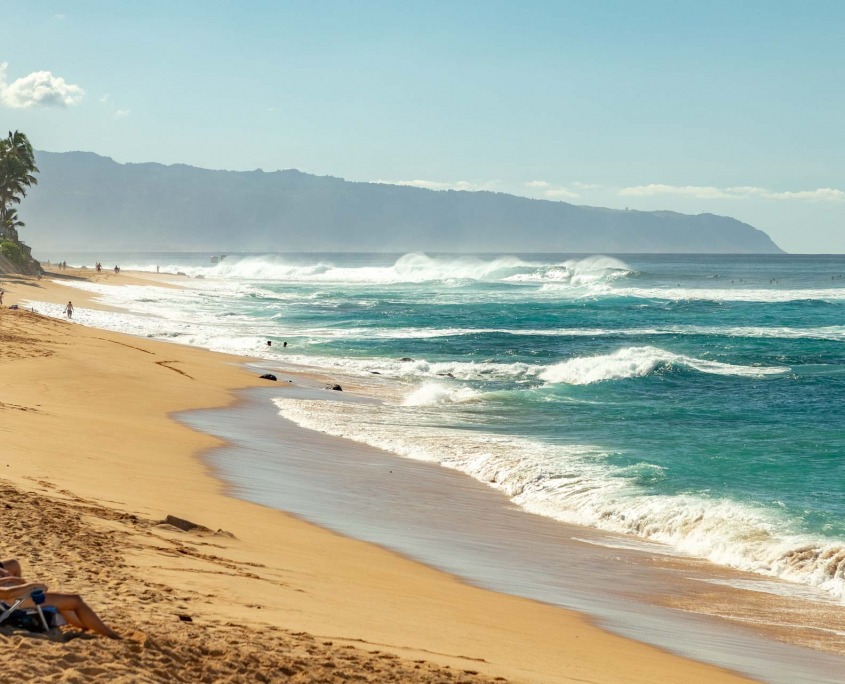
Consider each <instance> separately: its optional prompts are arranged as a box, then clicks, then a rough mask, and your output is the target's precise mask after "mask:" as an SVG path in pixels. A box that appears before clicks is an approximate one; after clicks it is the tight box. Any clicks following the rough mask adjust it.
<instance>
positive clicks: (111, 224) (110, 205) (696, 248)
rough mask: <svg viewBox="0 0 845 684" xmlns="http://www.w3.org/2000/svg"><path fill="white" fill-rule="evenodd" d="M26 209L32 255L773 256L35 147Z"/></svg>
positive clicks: (624, 217) (634, 224) (536, 207)
mask: <svg viewBox="0 0 845 684" xmlns="http://www.w3.org/2000/svg"><path fill="white" fill-rule="evenodd" d="M36 160H37V164H38V166H39V168H40V171H41V172H40V174H39V175H38V185H37V186H36V187H34V188H33V189H32V191H31V192H30V195H29V197H28V198H27V200H26V202H25V204H23V205H22V207H21V215H22V218H23V219H24V220H25V221H26V224H27V227H26V228H24V229H23V230H22V237H23V238H24V239H25V241H26V242H27V243H29V244H30V245H31V246H33V247H34V248H35V249H36V250H38V249H39V248H44V249H46V248H48V247H49V248H51V249H73V250H87V249H90V248H92V247H96V248H98V249H108V250H113V251H119V250H126V251H181V250H184V251H213V252H218V251H226V252H236V251H241V252H244V251H247V252H249V251H272V252H319V251H355V252H406V251H431V252H565V253H583V252H589V253H594V252H607V253H625V252H676V253H695V252H705V253H768V254H771V253H780V252H781V251H782V250H781V249H780V248H779V247H778V246H777V245H775V243H774V242H772V240H771V239H770V238H769V236H768V235H766V233H764V232H763V231H761V230H758V229H756V228H754V227H752V226H750V225H748V224H746V223H742V222H740V221H737V220H736V219H732V218H728V217H724V216H715V215H713V214H699V215H696V216H690V215H685V214H678V213H675V212H670V211H654V212H642V211H626V210H616V209H603V208H598V207H582V206H575V205H572V204H567V203H565V202H553V201H546V200H535V199H527V198H523V197H516V196H513V195H506V194H502V193H492V192H459V191H433V190H424V189H420V188H412V187H405V186H398V185H386V184H378V183H358V182H349V181H345V180H343V179H340V178H333V177H328V176H314V175H310V174H306V173H301V172H300V171H296V170H287V171H275V172H270V173H265V172H263V171H260V170H257V171H248V172H237V171H212V170H206V169H199V168H195V167H191V166H185V165H182V164H176V165H172V166H165V165H162V164H155V163H146V164H118V163H117V162H115V161H113V160H112V159H109V158H108V157H101V156H99V155H96V154H93V153H90V152H65V153H53V152H38V153H37V155H36Z"/></svg>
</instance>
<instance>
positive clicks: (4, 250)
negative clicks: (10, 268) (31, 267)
mask: <svg viewBox="0 0 845 684" xmlns="http://www.w3.org/2000/svg"><path fill="white" fill-rule="evenodd" d="M0 254H2V255H3V256H4V257H6V258H7V259H8V260H9V261H11V262H12V263H13V264H14V265H15V266H17V267H19V268H24V267H25V266H26V262H27V259H26V256H25V255H24V253H23V250H22V249H21V246H20V245H19V244H18V243H17V242H13V241H12V240H3V241H2V242H0Z"/></svg>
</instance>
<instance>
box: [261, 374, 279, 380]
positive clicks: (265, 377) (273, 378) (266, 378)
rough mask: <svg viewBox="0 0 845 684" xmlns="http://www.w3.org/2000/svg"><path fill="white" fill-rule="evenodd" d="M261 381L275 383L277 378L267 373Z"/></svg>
mask: <svg viewBox="0 0 845 684" xmlns="http://www.w3.org/2000/svg"><path fill="white" fill-rule="evenodd" d="M261 379H262V380H273V381H275V380H276V376H275V375H273V374H272V373H265V374H264V375H262V376H261Z"/></svg>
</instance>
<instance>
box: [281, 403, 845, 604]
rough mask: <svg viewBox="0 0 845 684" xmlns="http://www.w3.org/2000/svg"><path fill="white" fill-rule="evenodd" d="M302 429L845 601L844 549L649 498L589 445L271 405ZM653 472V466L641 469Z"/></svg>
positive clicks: (385, 415)
mask: <svg viewBox="0 0 845 684" xmlns="http://www.w3.org/2000/svg"><path fill="white" fill-rule="evenodd" d="M275 404H276V406H277V407H278V409H279V414H280V415H281V416H283V417H284V418H287V419H288V420H292V421H293V422H295V423H297V424H298V425H301V426H303V427H306V428H309V429H313V430H319V431H321V432H324V433H326V434H329V435H333V436H337V437H343V438H346V439H352V440H355V441H358V442H361V443H364V444H368V445H370V446H373V447H377V448H380V449H385V450H387V451H390V452H393V453H395V454H397V455H399V456H403V457H406V458H413V459H417V460H424V461H430V462H434V463H438V464H440V465H443V466H445V467H449V468H454V469H457V470H460V471H462V472H465V473H467V474H469V475H471V476H472V477H474V478H476V479H478V480H480V481H481V482H484V483H487V484H489V485H490V486H492V487H495V488H497V489H499V490H501V491H502V492H504V493H505V494H506V495H507V496H508V497H510V499H511V500H512V501H513V502H514V503H516V504H518V505H519V506H521V507H523V508H524V509H526V510H527V511H530V512H532V513H536V514H539V515H544V516H547V517H551V518H554V519H557V520H562V521H566V522H571V523H576V524H582V525H590V526H595V527H598V528H601V529H605V530H609V531H613V532H617V533H624V534H630V535H634V536H636V537H640V538H643V539H648V540H651V541H658V542H661V543H664V544H668V545H670V546H672V547H674V548H676V549H679V550H680V551H682V552H684V553H687V554H690V555H693V556H697V557H702V558H707V559H709V560H711V561H713V562H715V563H719V564H722V565H726V566H730V567H734V568H738V569H741V570H746V571H750V572H755V573H758V574H761V575H766V576H772V577H780V578H783V579H786V580H789V581H793V582H796V583H800V584H806V585H811V586H815V587H819V588H821V589H823V590H825V591H827V592H829V593H830V594H832V595H834V596H837V597H842V596H843V595H845V546H843V545H842V544H840V543H839V542H836V541H833V540H823V539H812V538H809V537H806V536H802V535H800V534H791V533H790V532H789V530H790V527H791V521H790V520H788V519H785V518H784V517H783V514H782V512H781V511H780V510H777V509H769V508H763V507H755V506H750V505H746V504H741V503H738V502H734V501H729V500H726V499H709V498H706V497H704V496H695V495H678V496H669V495H656V496H655V495H651V496H650V495H648V493H647V492H646V491H645V490H643V489H641V488H640V487H638V485H637V484H636V480H635V479H634V478H626V477H624V475H623V473H622V470H621V469H619V468H616V467H614V466H611V465H609V464H608V461H607V458H606V456H607V453H606V452H604V451H603V450H602V449H600V448H598V447H593V446H588V445H569V446H561V445H549V444H542V443H538V442H532V441H528V440H524V439H519V438H515V437H508V436H502V435H492V434H485V433H481V432H473V431H467V430H455V429H449V428H443V427H439V424H440V418H439V417H438V410H439V407H438V406H437V405H428V406H420V405H414V406H413V407H407V406H401V405H384V406H382V407H380V409H379V410H377V411H374V410H373V407H372V406H369V405H366V406H364V405H360V404H357V403H354V402H334V401H328V400H326V401H311V400H300V399H291V398H279V399H276V400H275ZM644 465H646V466H647V465H648V464H644Z"/></svg>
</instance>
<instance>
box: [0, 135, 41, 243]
mask: <svg viewBox="0 0 845 684" xmlns="http://www.w3.org/2000/svg"><path fill="white" fill-rule="evenodd" d="M37 172H38V167H37V166H36V165H35V152H34V151H33V149H32V145H31V144H30V142H29V140H28V139H27V137H26V136H25V135H24V134H23V133H21V132H20V131H15V132H14V133H12V132H11V131H9V135H8V137H6V138H2V139H0V226H3V227H7V225H6V224H7V220H6V219H7V215H8V213H9V212H10V211H14V209H13V207H12V206H11V205H13V204H20V201H21V199H22V198H24V197H26V192H27V190H28V189H29V188H30V186H33V185H35V184H36V183H38V180H37V179H36V178H35V176H34V175H33V174H35V173H37ZM10 227H12V228H13V229H14V227H13V226H10Z"/></svg>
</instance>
